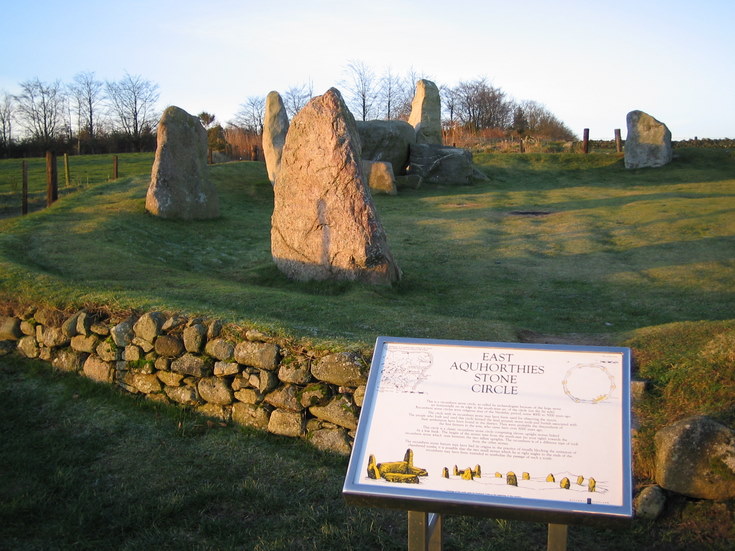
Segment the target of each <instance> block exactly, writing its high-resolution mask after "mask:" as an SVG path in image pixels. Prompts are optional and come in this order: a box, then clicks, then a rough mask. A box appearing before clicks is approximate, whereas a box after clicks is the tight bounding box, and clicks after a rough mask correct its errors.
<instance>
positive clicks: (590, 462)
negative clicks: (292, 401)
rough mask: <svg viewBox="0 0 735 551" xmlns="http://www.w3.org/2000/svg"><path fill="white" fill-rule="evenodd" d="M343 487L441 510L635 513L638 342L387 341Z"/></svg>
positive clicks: (541, 515) (554, 515) (392, 503)
mask: <svg viewBox="0 0 735 551" xmlns="http://www.w3.org/2000/svg"><path fill="white" fill-rule="evenodd" d="M343 493H344V496H345V498H346V499H347V501H348V502H351V503H356V504H367V505H376V506H383V507H397V508H402V509H406V510H416V511H432V512H438V513H446V512H452V513H459V514H463V513H466V514H482V515H486V516H497V517H504V518H520V519H526V520H536V521H543V522H563V523H567V524H568V523H582V522H588V521H594V519H602V520H605V519H608V520H609V519H625V518H630V517H631V516H632V502H631V498H632V488H631V449H630V350H629V349H627V348H617V347H590V346H560V345H532V344H510V343H491V342H466V341H446V340H427V339H406V338H392V337H379V338H378V340H377V343H376V346H375V351H374V355H373V361H372V366H371V370H370V375H369V379H368V384H367V388H366V392H365V399H364V402H363V406H362V412H361V414H360V421H359V425H358V429H357V434H356V438H355V444H354V447H353V451H352V456H351V458H350V464H349V468H348V471H347V476H346V479H345V483H344V489H343Z"/></svg>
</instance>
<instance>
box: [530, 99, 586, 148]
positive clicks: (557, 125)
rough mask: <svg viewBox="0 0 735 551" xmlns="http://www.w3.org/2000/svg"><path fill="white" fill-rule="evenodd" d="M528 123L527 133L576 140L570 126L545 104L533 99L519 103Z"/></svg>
mask: <svg viewBox="0 0 735 551" xmlns="http://www.w3.org/2000/svg"><path fill="white" fill-rule="evenodd" d="M518 109H520V110H521V111H522V113H523V116H524V118H525V121H526V123H527V130H526V133H527V134H531V135H534V136H539V137H544V138H548V139H551V140H575V139H576V138H577V137H576V136H575V135H574V132H572V131H571V130H570V129H569V127H567V126H566V125H565V124H564V123H563V122H562V121H560V120H559V119H558V118H556V116H554V115H553V114H552V113H551V111H549V110H548V109H547V108H546V107H545V106H544V105H542V104H541V103H538V102H536V101H532V100H526V101H522V102H521V103H520V104H519V105H518Z"/></svg>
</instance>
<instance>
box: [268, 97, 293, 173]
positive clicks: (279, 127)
mask: <svg viewBox="0 0 735 551" xmlns="http://www.w3.org/2000/svg"><path fill="white" fill-rule="evenodd" d="M287 133H288V114H287V113H286V107H285V106H284V105H283V100H282V99H281V95H280V94H279V93H278V92H276V91H272V92H269V93H268V95H267V96H266V98H265V117H264V119H263V156H264V157H265V167H266V169H267V170H268V179H269V180H270V181H271V184H272V185H275V184H276V174H277V173H278V169H279V167H280V166H281V155H282V154H283V144H284V143H286V134H287Z"/></svg>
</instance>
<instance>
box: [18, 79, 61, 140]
mask: <svg viewBox="0 0 735 551" xmlns="http://www.w3.org/2000/svg"><path fill="white" fill-rule="evenodd" d="M20 88H21V93H20V94H19V95H17V96H15V102H16V105H17V114H18V122H19V123H20V125H21V126H22V127H23V128H25V130H26V132H28V134H29V135H30V136H31V138H33V139H34V140H37V141H38V142H40V143H41V144H42V145H43V146H44V147H50V146H51V144H52V142H53V140H54V139H55V138H56V137H57V136H58V133H59V127H60V126H61V125H62V124H63V115H64V93H63V90H62V88H61V83H60V82H59V81H58V80H57V81H55V82H51V83H45V82H41V81H40V80H39V79H38V77H36V78H35V79H33V80H27V81H25V82H22V83H21V85H20Z"/></svg>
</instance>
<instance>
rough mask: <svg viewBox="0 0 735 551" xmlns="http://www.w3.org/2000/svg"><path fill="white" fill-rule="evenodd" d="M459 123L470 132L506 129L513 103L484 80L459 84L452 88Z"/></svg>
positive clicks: (510, 118) (509, 121)
mask: <svg viewBox="0 0 735 551" xmlns="http://www.w3.org/2000/svg"><path fill="white" fill-rule="evenodd" d="M454 94H455V101H456V106H455V107H456V113H457V118H458V119H459V121H460V122H461V123H462V124H463V125H464V126H465V127H467V128H469V129H470V130H482V129H485V128H507V127H508V126H510V124H511V122H512V112H513V102H512V101H510V100H506V97H505V92H503V91H502V90H501V89H500V88H495V87H494V86H491V85H490V84H488V83H487V80H486V79H485V78H480V79H477V80H472V81H468V82H460V83H459V84H458V85H457V86H456V87H455V88H454Z"/></svg>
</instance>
